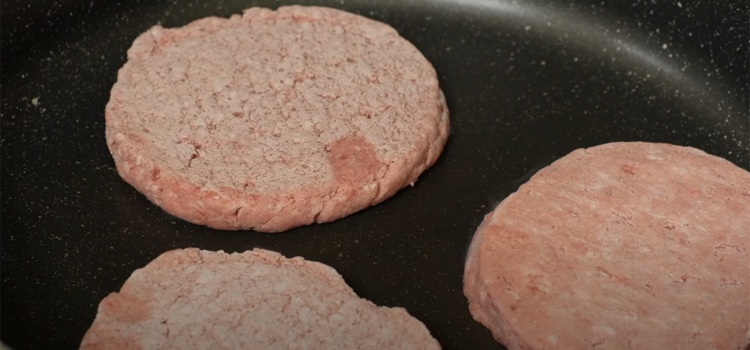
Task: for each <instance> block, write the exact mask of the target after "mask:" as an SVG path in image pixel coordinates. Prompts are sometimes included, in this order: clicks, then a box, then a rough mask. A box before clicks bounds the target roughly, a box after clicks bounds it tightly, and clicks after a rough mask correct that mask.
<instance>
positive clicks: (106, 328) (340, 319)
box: [81, 249, 440, 350]
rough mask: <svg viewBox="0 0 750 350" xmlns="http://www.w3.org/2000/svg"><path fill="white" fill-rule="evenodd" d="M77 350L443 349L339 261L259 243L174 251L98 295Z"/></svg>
mask: <svg viewBox="0 0 750 350" xmlns="http://www.w3.org/2000/svg"><path fill="white" fill-rule="evenodd" d="M81 349H92V350H93V349H115V350H116V349H180V350H189V349H232V350H234V349H376V350H382V349H440V345H439V344H438V342H437V341H436V340H435V339H433V338H432V336H430V333H429V331H428V330H427V328H425V326H424V325H423V324H422V323H421V322H419V320H417V319H415V318H413V317H411V316H410V315H409V314H408V313H407V312H406V310H404V309H402V308H387V307H378V306H376V305H374V304H373V303H371V302H369V301H367V300H364V299H360V298H358V297H357V295H356V294H354V292H353V291H352V289H351V288H349V286H348V285H346V283H345V282H344V280H343V279H342V278H341V276H340V275H339V274H338V273H336V271H335V270H334V269H332V268H331V267H329V266H326V265H323V264H321V263H316V262H311V261H305V260H304V259H302V258H299V257H297V258H293V259H286V258H284V257H283V256H281V255H280V254H278V253H274V252H271V251H267V250H262V249H255V250H253V251H247V252H245V253H242V254H225V253H224V252H221V251H219V252H209V251H201V250H198V249H185V250H173V251H170V252H167V253H164V254H162V255H161V256H160V257H158V258H157V259H156V260H154V261H152V262H151V263H149V264H148V265H147V266H146V267H144V268H142V269H139V270H136V271H135V272H133V274H132V275H131V276H130V278H128V280H127V281H126V282H125V284H124V285H123V286H122V289H121V290H120V292H119V293H112V294H110V295H109V296H107V297H106V298H104V300H102V302H101V303H100V304H99V311H98V313H97V315H96V319H95V320H94V324H93V325H92V326H91V328H90V329H89V330H88V332H87V333H86V335H85V336H84V338H83V341H82V342H81Z"/></svg>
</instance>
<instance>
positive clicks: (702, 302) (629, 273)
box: [464, 142, 750, 350]
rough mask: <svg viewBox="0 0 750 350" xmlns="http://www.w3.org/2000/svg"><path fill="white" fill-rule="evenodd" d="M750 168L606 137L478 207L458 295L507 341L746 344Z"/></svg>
mask: <svg viewBox="0 0 750 350" xmlns="http://www.w3.org/2000/svg"><path fill="white" fill-rule="evenodd" d="M748 249H750V173H748V172H747V171H745V170H743V169H741V168H739V167H737V166H735V165H734V164H732V163H730V162H728V161H726V160H724V159H721V158H718V157H715V156H711V155H708V154H706V153H704V152H703V151H700V150H697V149H694V148H689V147H680V146H675V145H668V144H654V143H642V142H632V143H611V144H605V145H601V146H597V147H593V148H589V149H580V150H576V151H574V152H572V153H570V154H569V155H567V156H565V157H563V158H561V159H560V160H558V161H556V162H554V163H553V164H552V165H550V166H548V167H546V168H544V169H542V170H540V171H539V172H538V173H537V174H536V175H534V176H533V177H532V178H531V180H529V182H528V183H526V184H524V185H522V186H521V187H520V188H519V189H518V191H517V192H516V193H514V194H512V195H511V196H509V197H508V198H507V199H505V200H504V201H503V202H502V203H501V204H500V205H499V206H498V207H497V208H496V209H495V210H494V211H493V212H492V213H490V214H488V215H487V216H486V218H485V220H484V222H483V223H482V225H481V226H480V227H479V229H478V230H477V232H476V234H475V236H474V239H473V241H472V244H471V247H470V250H469V253H468V258H467V262H466V268H465V275H464V293H465V294H466V296H467V298H468V300H469V308H470V311H471V313H472V315H473V316H474V318H475V319H476V320H477V321H479V322H481V323H482V324H484V325H485V326H487V327H488V328H490V330H491V331H492V333H493V335H494V337H495V339H497V340H498V341H499V342H501V343H503V344H505V345H506V346H507V347H508V348H509V349H511V350H517V349H634V350H635V349H726V350H744V349H746V348H747V347H748V344H750V339H749V338H750V256H749V250H748Z"/></svg>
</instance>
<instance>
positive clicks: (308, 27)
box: [106, 6, 449, 232]
mask: <svg viewBox="0 0 750 350" xmlns="http://www.w3.org/2000/svg"><path fill="white" fill-rule="evenodd" d="M448 129H449V121H448V109H447V107H446V103H445V98H444V97H443V95H442V92H441V91H440V88H439V86H438V81H437V75H436V73H435V70H434V69H433V67H432V65H431V64H430V63H429V62H428V61H427V60H426V59H425V58H424V56H422V54H421V53H420V52H419V51H418V50H417V49H416V48H415V47H414V46H413V45H412V44H411V43H409V42H408V41H406V40H405V39H403V38H401V37H400V36H399V35H398V33H397V32H396V31H395V30H394V29H393V28H391V27H389V26H388V25H386V24H384V23H380V22H377V21H373V20H370V19H367V18H365V17H362V16H358V15H354V14H351V13H347V12H343V11H339V10H334V9H329V8H321V7H303V6H291V7H281V8H279V9H278V10H277V11H271V10H268V9H262V8H252V9H249V10H246V11H245V13H244V14H243V15H241V16H240V15H235V16H232V17H231V18H229V19H224V18H215V17H211V18H205V19H201V20H198V21H195V22H192V23H190V24H188V25H186V26H184V27H181V28H175V29H165V28H162V27H160V26H156V27H153V28H151V29H150V30H148V31H147V32H145V33H143V34H142V35H140V36H139V37H138V38H137V39H136V40H135V41H134V43H133V46H132V47H131V48H130V49H129V50H128V61H127V63H126V64H125V65H124V66H123V68H122V69H121V70H120V72H119V74H118V79H117V83H116V84H115V85H114V87H113V88H112V92H111V98H110V101H109V103H108V104H107V107H106V136H107V144H108V146H109V148H110V151H111V153H112V156H113V157H114V160H115V164H116V166H117V170H118V172H119V174H120V175H121V176H122V178H123V179H125V180H126V181H127V182H128V183H130V184H131V185H133V186H134V187H135V188H136V189H138V191H140V192H141V193H143V194H145V195H146V196H147V197H148V198H149V199H150V200H151V201H152V202H154V203H155V204H157V205H159V206H160V207H162V208H164V209H165V210H166V211H168V212H169V213H171V214H173V215H175V216H178V217H180V218H182V219H185V220H187V221H190V222H193V223H196V224H201V225H207V226H210V227H213V228H217V229H229V230H237V229H255V230H258V231H267V232H277V231H283V230H287V229H289V228H293V227H296V226H300V225H306V224H310V223H313V222H329V221H332V220H336V219H338V218H341V217H343V216H346V215H348V214H351V213H353V212H356V211H358V210H361V209H363V208H366V207H368V206H370V205H374V204H377V203H380V202H382V201H383V200H385V199H387V198H389V197H390V196H392V195H393V194H394V193H395V192H397V191H398V190H399V189H401V188H403V187H404V186H406V185H408V184H411V183H413V182H414V181H416V180H417V177H418V176H419V175H420V174H421V173H422V172H423V171H424V170H425V169H426V168H428V167H430V166H431V165H432V164H433V163H434V162H435V161H436V160H437V158H438V156H439V155H440V153H441V152H442V149H443V146H444V144H445V142H446V139H447V137H448Z"/></svg>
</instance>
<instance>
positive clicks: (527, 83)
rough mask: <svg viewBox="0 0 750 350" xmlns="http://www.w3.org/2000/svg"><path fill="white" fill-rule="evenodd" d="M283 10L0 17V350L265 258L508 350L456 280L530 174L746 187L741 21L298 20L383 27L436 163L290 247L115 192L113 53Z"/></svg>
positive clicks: (141, 9)
mask: <svg viewBox="0 0 750 350" xmlns="http://www.w3.org/2000/svg"><path fill="white" fill-rule="evenodd" d="M285 3H286V2H285V1H233V0H214V1H210V0H206V1H198V0H190V1H160V0H155V1H119V2H118V1H99V0H92V1H64V0H57V1H47V0H39V1H29V2H27V1H20V0H3V3H2V29H1V30H2V49H1V50H2V51H1V54H2V57H1V60H0V62H1V64H2V67H1V70H0V73H1V74H2V81H1V84H2V104H1V106H2V110H1V114H2V124H1V127H2V137H1V139H0V145H1V146H2V163H1V164H0V166H1V168H2V178H1V192H2V202H0V204H1V209H2V210H1V212H0V213H1V216H0V220H1V222H0V224H1V225H2V234H1V236H0V237H1V240H0V252H1V253H2V260H1V265H0V266H1V269H2V270H1V278H2V286H1V289H0V292H1V295H0V296H1V301H2V303H1V310H0V311H1V321H2V323H1V329H0V336H1V337H2V340H3V342H5V343H6V344H8V345H10V346H11V347H13V348H14V349H53V348H54V349H76V348H77V346H78V345H79V343H80V340H81V338H82V337H83V334H84V332H85V331H86V329H87V328H88V327H89V326H90V325H91V322H92V321H93V320H94V316H95V314H96V308H97V305H98V303H99V301H100V300H101V299H102V298H104V297H105V296H106V295H107V294H108V293H110V292H114V291H117V290H119V287H120V286H121V285H122V283H123V282H124V281H125V280H126V279H127V278H128V276H129V275H130V273H132V272H133V270H135V269H137V268H140V267H143V266H144V265H146V264H147V263H148V262H149V261H151V260H152V259H154V258H156V257H157V256H158V255H159V254H161V253H163V252H165V251H167V250H170V249H175V248H185V247H199V248H202V249H209V250H224V251H227V252H240V251H245V250H248V249H253V248H255V247H261V248H265V249H270V250H275V251H278V252H280V253H282V254H284V255H286V256H289V257H292V256H303V257H305V258H306V259H309V260H314V261H320V262H323V263H325V264H328V265H330V266H332V267H334V268H335V269H336V270H338V271H339V272H340V273H341V274H342V275H343V276H344V278H345V279H346V281H347V282H348V283H349V284H350V285H351V286H352V288H353V289H354V290H355V291H356V293H358V294H359V295H360V296H361V297H364V298H367V299H369V300H371V301H373V302H374V303H376V304H378V305H387V306H402V307H405V308H406V309H407V310H408V311H409V313H411V314H412V315H413V316H415V317H417V318H418V319H420V320H421V321H423V322H424V323H425V324H426V326H427V328H429V330H430V331H431V332H432V334H433V335H434V336H435V337H436V338H437V339H438V340H439V341H440V343H441V344H442V345H443V347H444V348H445V349H501V348H502V346H501V345H499V344H498V343H496V342H495V341H494V340H493V339H492V336H491V334H490V332H489V331H488V330H487V329H485V328H484V327H483V326H482V325H480V324H479V323H477V322H475V321H474V320H473V319H472V318H471V315H470V314H469V310H468V305H467V301H466V298H465V297H464V296H463V293H462V277H463V263H464V259H465V254H466V250H467V247H468V245H469V242H470V240H471V238H472V235H473V233H474V231H475V230H476V228H477V226H478V225H479V223H480V221H481V220H482V218H483V216H484V215H485V214H487V213H488V212H489V211H490V210H491V209H492V208H494V206H495V205H497V204H498V203H499V202H500V201H502V200H503V199H504V198H505V197H506V196H508V194H510V193H512V192H513V191H515V190H516V189H517V188H518V186H519V185H520V184H522V183H523V182H525V181H526V180H528V179H529V177H530V176H531V175H532V174H534V173H535V172H536V171H537V170H538V169H540V168H541V167H544V166H546V165H548V164H549V163H551V162H552V161H553V160H555V159H557V158H559V157H561V156H563V155H565V154H567V153H568V152H570V151H572V150H574V149H576V148H580V147H589V146H594V145H598V144H602V143H606V142H612V141H635V140H641V141H651V142H669V143H674V144H679V145H689V146H693V147H697V148H700V149H703V150H705V151H707V152H708V153H711V154H714V155H717V156H720V157H724V158H726V159H728V160H730V161H732V162H734V163H735V164H737V165H738V166H740V167H742V168H744V169H750V136H749V133H750V131H749V130H750V125H749V124H750V119H749V118H750V117H749V116H750V113H749V112H748V110H750V102H749V101H748V85H749V83H748V82H749V80H750V78H749V77H748V72H749V71H750V70H749V67H748V62H749V61H750V60H749V57H748V33H749V28H748V20H747V13H748V3H747V1H726V2H725V1H711V2H706V1H704V2H692V1H682V2H680V1H663V0H644V1H641V0H633V1H607V2H600V1H598V0H597V1H592V0H573V1H552V0H548V1H544V0H540V1H525V0H517V1H505V0H496V1H493V0H455V1H451V0H438V1H428V0H423V1H417V0H414V1H395V0H394V1H367V0H362V1H359V0H356V1H355V0H338V1H320V2H308V1H303V2H302V3H303V4H316V5H324V6H330V7H336V8H340V9H344V10H348V11H351V12H355V13H359V14H362V15H364V16H367V17H370V18H373V19H376V20H380V21H383V22H386V23H388V24H390V25H392V26H393V27H394V28H396V29H397V30H398V31H399V33H401V35H402V36H404V37H405V38H407V39H408V40H410V41H411V42H412V43H414V44H415V45H416V46H417V47H418V48H419V49H420V50H421V51H422V52H423V53H424V55H425V56H426V57H427V58H428V59H429V60H430V61H431V62H432V63H433V65H434V66H435V68H436V70H437V72H438V74H439V77H440V83H441V87H442V88H443V90H444V92H445V95H446V97H447V101H448V105H449V108H450V111H451V124H452V129H451V135H450V139H449V141H448V144H447V146H446V148H445V151H444V152H443V154H442V156H441V158H440V159H439V161H438V162H437V164H435V166H433V167H432V168H431V169H429V170H427V171H426V172H425V173H424V174H423V175H422V176H421V177H420V179H419V181H418V182H417V183H416V184H415V186H414V187H408V188H406V189H404V190H402V191H401V192H399V193H398V194H397V195H396V196H394V197H393V198H391V199H389V200H387V201H385V202H384V203H382V204H380V205H377V206H375V207H371V208H369V209H366V210H363V211H361V212H359V213H357V214H354V215H352V216H349V217H346V218H343V219H340V220H338V221H335V222H333V223H329V224H322V225H312V226H307V227H301V228H297V229H293V230H291V231H288V232H285V233H278V234H263V233H257V232H226V231H216V230H212V229H209V228H206V227H202V226H196V225H192V224H189V223H186V222H184V221H181V220H179V219H176V218H174V217H172V216H170V215H168V214H166V213H165V212H164V211H162V210H161V209H159V208H157V207H156V206H154V205H153V204H151V203H150V202H149V201H148V200H146V198H145V197H144V196H142V195H140V194H139V193H138V192H136V190H135V189H133V188H132V187H131V186H129V185H128V184H126V183H125V182H124V181H123V180H121V179H120V177H119V176H118V175H117V173H116V171H115V168H114V162H113V160H112V157H111V156H110V154H109V152H108V149H107V145H106V143H105V139H104V106H105V104H106V103H107V101H108V99H109V90H110V88H111V87H112V85H113V84H114V82H115V80H116V77H117V70H118V69H119V68H120V67H121V66H122V65H123V64H124V63H125V57H126V56H125V52H126V50H127V49H128V47H130V44H131V43H132V41H133V39H135V37H136V36H137V35H138V34H140V33H141V32H143V31H145V30H147V29H148V28H149V27H151V26H152V25H155V24H157V23H159V24H162V25H163V26H165V27H175V26H182V25H185V24H187V23H188V22H190V21H192V20H195V19H198V18H202V17H205V16H209V15H215V16H222V17H228V16H229V15H231V14H234V13H239V12H241V10H243V9H245V8H249V7H252V6H264V7H271V8H276V7H278V6H280V5H283V4H285Z"/></svg>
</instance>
